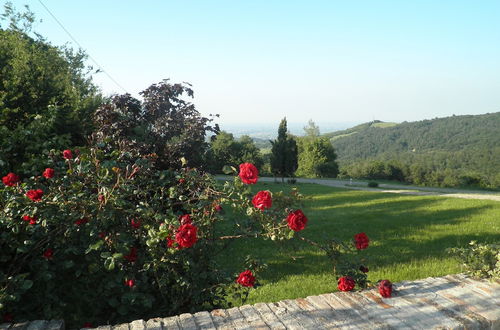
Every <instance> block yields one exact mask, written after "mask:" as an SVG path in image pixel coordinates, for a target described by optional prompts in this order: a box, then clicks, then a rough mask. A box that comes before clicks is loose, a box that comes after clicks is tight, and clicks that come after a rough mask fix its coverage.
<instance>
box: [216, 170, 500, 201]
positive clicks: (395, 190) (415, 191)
mask: <svg viewBox="0 0 500 330" xmlns="http://www.w3.org/2000/svg"><path fill="white" fill-rule="evenodd" d="M215 178H216V179H217V180H228V179H229V180H232V178H233V177H230V176H225V175H217V176H215ZM296 180H297V182H299V183H315V184H320V185H323V186H329V187H336V188H344V189H352V190H363V191H373V192H384V193H392V194H401V195H417V196H443V197H452V198H465V199H484V200H492V201H499V202H500V193H498V192H493V191H485V190H463V189H454V188H433V187H420V186H407V185H392V184H386V183H381V184H379V188H369V187H368V186H367V183H366V182H361V181H352V182H351V181H349V180H336V179H305V178H297V179H296ZM259 181H261V182H274V181H275V179H274V178H270V177H259ZM278 182H281V180H280V179H279V180H278Z"/></svg>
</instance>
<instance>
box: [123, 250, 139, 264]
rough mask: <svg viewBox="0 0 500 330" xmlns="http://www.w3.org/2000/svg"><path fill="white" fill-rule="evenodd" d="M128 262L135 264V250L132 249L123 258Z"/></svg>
mask: <svg viewBox="0 0 500 330" xmlns="http://www.w3.org/2000/svg"><path fill="white" fill-rule="evenodd" d="M123 257H124V258H125V259H127V261H128V262H136V260H137V248H135V247H133V248H131V249H130V252H129V254H127V255H124V256H123Z"/></svg>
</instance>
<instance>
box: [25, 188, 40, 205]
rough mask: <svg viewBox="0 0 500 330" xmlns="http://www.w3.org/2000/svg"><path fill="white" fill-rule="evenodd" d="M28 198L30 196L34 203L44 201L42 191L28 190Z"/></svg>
mask: <svg viewBox="0 0 500 330" xmlns="http://www.w3.org/2000/svg"><path fill="white" fill-rule="evenodd" d="M26 196H28V198H29V199H31V200H32V201H34V202H39V201H41V200H42V196H43V190H42V189H36V190H35V189H32V190H28V192H27V193H26Z"/></svg>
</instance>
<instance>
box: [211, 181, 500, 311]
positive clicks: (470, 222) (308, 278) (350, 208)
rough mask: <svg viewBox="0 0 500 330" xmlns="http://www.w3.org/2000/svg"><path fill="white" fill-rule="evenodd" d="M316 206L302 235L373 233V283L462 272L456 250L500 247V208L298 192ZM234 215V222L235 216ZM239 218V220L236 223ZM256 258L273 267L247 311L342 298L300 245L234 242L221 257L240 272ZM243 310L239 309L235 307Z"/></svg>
mask: <svg viewBox="0 0 500 330" xmlns="http://www.w3.org/2000/svg"><path fill="white" fill-rule="evenodd" d="M297 187H298V188H299V190H300V191H301V192H302V193H303V194H304V195H306V196H309V197H310V199H309V200H306V201H305V205H304V208H303V210H304V213H305V214H306V215H307V217H308V218H309V222H308V225H307V227H306V229H305V230H304V231H302V232H301V233H302V234H303V236H304V237H308V238H311V239H314V240H316V241H320V240H327V239H328V238H329V237H337V238H341V239H351V238H352V236H353V235H354V234H356V233H359V232H365V233H366V234H367V235H368V236H369V237H370V239H371V242H370V247H369V248H368V249H367V250H364V251H362V253H363V254H364V255H366V257H367V258H368V259H369V261H368V262H367V265H368V266H369V269H370V272H369V273H368V274H369V280H371V281H372V282H376V281H378V280H380V279H389V280H391V281H393V282H398V281H402V280H413V279H419V278H425V277H428V276H441V275H445V274H451V273H458V272H460V271H461V268H460V265H459V263H458V261H457V260H456V259H453V258H451V257H450V256H448V255H447V253H446V252H445V249H446V248H448V247H456V246H465V245H467V243H468V242H470V241H471V240H478V241H480V242H499V241H500V221H499V218H500V203H499V202H494V201H483V200H463V199H453V198H443V197H431V196H400V195H394V194H386V193H377V192H364V191H352V190H345V189H337V188H331V187H325V186H319V185H314V184H298V185H297ZM289 189H291V186H290V185H281V184H274V183H259V184H257V185H255V186H254V187H253V190H254V191H258V190H271V191H279V190H289ZM229 215H231V214H229ZM234 216H236V215H234ZM248 254H252V255H254V256H256V257H258V258H260V259H262V261H264V262H266V263H267V264H268V268H267V269H266V270H265V271H263V272H262V273H261V274H259V275H258V277H259V280H260V282H261V284H262V286H261V287H259V288H257V289H255V290H252V291H251V293H250V296H249V300H248V301H247V303H257V302H272V301H278V300H281V299H289V298H298V297H305V296H308V295H315V294H321V293H325V292H332V291H336V290H337V289H336V286H337V285H336V281H335V278H334V277H333V275H332V273H331V271H330V270H331V265H330V264H329V260H328V259H327V258H326V256H324V255H323V254H322V253H321V252H319V251H318V250H316V249H314V248H312V247H310V246H309V245H305V244H304V243H303V242H301V241H298V240H292V241H291V242H290V241H289V242H285V243H284V244H280V243H276V242H272V241H264V240H261V239H246V240H240V241H238V242H234V243H232V244H231V245H229V247H228V248H227V249H226V250H225V251H224V252H223V254H222V255H220V259H221V261H222V262H223V263H225V264H226V265H227V266H229V267H230V268H231V269H232V270H233V271H234V272H239V271H241V270H240V269H239V268H238V267H240V265H241V262H242V259H243V258H244V257H245V256H246V255H248ZM235 303H238V302H235Z"/></svg>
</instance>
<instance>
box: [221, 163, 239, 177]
mask: <svg viewBox="0 0 500 330" xmlns="http://www.w3.org/2000/svg"><path fill="white" fill-rule="evenodd" d="M222 172H223V173H224V174H227V175H229V174H233V173H236V169H235V168H234V167H233V166H229V165H224V166H223V167H222Z"/></svg>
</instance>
